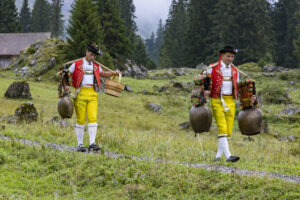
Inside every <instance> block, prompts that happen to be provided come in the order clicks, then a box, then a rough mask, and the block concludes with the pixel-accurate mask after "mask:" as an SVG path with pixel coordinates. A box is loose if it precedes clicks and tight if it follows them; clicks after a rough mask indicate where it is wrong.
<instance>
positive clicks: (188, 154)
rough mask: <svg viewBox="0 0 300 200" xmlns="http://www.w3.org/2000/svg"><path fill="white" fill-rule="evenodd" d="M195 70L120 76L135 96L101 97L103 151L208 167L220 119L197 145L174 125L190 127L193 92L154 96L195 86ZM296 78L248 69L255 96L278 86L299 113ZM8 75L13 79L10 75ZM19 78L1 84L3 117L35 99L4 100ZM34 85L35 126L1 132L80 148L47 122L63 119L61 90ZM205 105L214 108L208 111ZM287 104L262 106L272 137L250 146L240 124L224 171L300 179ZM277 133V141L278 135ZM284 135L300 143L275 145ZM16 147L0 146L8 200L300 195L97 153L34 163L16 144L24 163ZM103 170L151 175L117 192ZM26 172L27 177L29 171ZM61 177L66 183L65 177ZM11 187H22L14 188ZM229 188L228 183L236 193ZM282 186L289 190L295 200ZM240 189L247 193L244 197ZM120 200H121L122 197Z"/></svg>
mask: <svg viewBox="0 0 300 200" xmlns="http://www.w3.org/2000/svg"><path fill="white" fill-rule="evenodd" d="M191 72H192V73H191V74H189V73H188V74H187V75H185V76H180V77H177V78H176V79H172V80H135V79H132V78H126V77H124V78H123V79H122V82H123V83H125V84H128V85H129V86H130V87H131V88H132V89H133V91H134V92H132V93H127V92H123V94H122V97H121V98H115V97H112V96H109V95H105V94H104V93H101V94H100V95H99V97H98V98H99V99H98V100H99V101H98V104H99V106H98V123H99V125H100V127H99V129H98V134H97V138H96V141H97V142H98V143H101V145H102V146H103V148H104V150H106V151H111V152H119V153H123V154H126V155H136V156H145V157H146V156H147V157H151V156H152V157H154V158H157V157H159V158H161V159H165V160H170V161H179V162H183V161H186V162H193V163H212V159H213V158H214V156H215V153H216V150H217V128H216V124H215V122H214V121H213V126H212V128H211V131H210V132H209V133H203V134H201V135H200V137H198V138H195V137H194V133H193V131H192V130H191V129H189V130H180V128H179V126H178V125H179V124H180V123H182V122H185V121H188V117H189V109H190V106H191V105H190V103H189V98H190V94H189V93H188V92H182V91H179V90H177V89H174V88H172V90H171V91H172V92H168V93H159V92H157V91H154V90H153V86H154V85H157V86H158V87H161V86H165V85H168V86H171V85H172V84H171V83H170V81H176V82H190V81H191V80H192V78H193V77H194V76H195V74H197V73H199V72H200V71H199V70H191ZM297 73H299V72H298V71H297V70H295V71H290V72H288V77H289V80H286V81H284V80H281V79H280V78H279V74H276V77H272V78H270V77H263V76H262V75H261V73H259V72H250V74H251V77H253V78H254V79H256V81H257V90H258V91H260V90H262V89H263V88H265V87H271V86H272V87H276V86H279V85H280V86H281V87H282V88H283V89H284V90H287V91H289V95H290V97H291V98H292V102H293V104H294V105H295V106H296V107H300V100H299V95H300V91H299V82H300V79H297V77H298V75H296V74H297ZM2 74H5V75H11V76H12V74H10V72H3V73H2ZM14 81H15V80H13V79H8V78H1V79H0V117H2V116H7V115H11V114H14V111H15V109H16V108H17V107H18V106H19V105H21V104H22V103H24V102H28V101H29V100H19V99H14V100H11V99H6V98H5V97H4V93H5V91H6V89H7V88H8V86H9V85H10V84H11V83H12V82H14ZM288 81H295V82H296V85H295V86H289V85H288V84H287V82H288ZM29 84H30V89H31V94H32V97H33V100H31V101H32V102H33V103H34V105H35V107H36V109H37V111H38V113H39V120H38V122H36V123H31V124H20V125H13V124H5V123H3V122H2V124H4V125H5V126H6V129H5V130H1V131H0V135H5V136H9V137H12V138H22V139H23V138H24V139H29V140H34V141H39V142H41V143H45V142H51V143H58V144H68V145H73V146H75V145H76V144H77V142H76V136H75V133H74V130H73V128H72V127H68V128H62V127H60V126H59V125H55V124H51V123H50V124H49V123H46V122H47V121H48V120H50V119H51V118H52V117H54V116H57V115H58V112H57V102H58V99H57V83H55V82H47V81H46V82H34V81H30V82H29ZM289 88H292V89H289ZM144 89H146V90H153V91H154V94H153V95H143V94H142V91H143V90H144ZM148 102H152V103H155V104H160V105H162V106H163V108H162V112H161V113H155V112H153V111H151V110H149V109H147V107H146V104H147V103H148ZM209 105H210V103H208V105H207V106H209ZM287 106H289V105H283V104H271V103H266V102H263V105H262V107H261V109H262V111H263V113H264V115H265V118H266V119H267V121H268V122H269V124H268V125H269V130H270V133H269V134H267V133H262V134H259V135H257V136H254V137H253V138H254V139H255V141H253V142H249V141H244V138H245V137H244V136H243V135H241V134H240V132H239V129H238V126H237V123H236V122H235V124H234V131H233V135H232V140H231V141H230V150H231V152H232V153H233V154H234V155H239V156H240V157H241V160H240V161H239V162H237V163H234V164H230V163H226V162H225V160H224V158H223V160H222V161H221V162H220V164H221V165H225V166H234V167H238V168H242V169H249V170H255V171H269V172H277V173H282V174H287V175H296V176H300V150H299V149H300V143H299V137H300V125H299V123H297V122H293V121H290V120H289V118H290V117H296V118H297V116H286V115H283V114H280V112H281V111H282V110H283V109H284V108H285V107H287ZM69 122H71V123H72V124H74V123H75V122H76V116H75V114H74V115H73V118H72V119H70V120H69ZM275 133H277V134H275ZM274 135H278V136H276V137H274ZM288 135H294V136H296V137H298V140H296V141H294V142H285V141H279V140H278V139H279V138H280V137H282V136H288ZM84 141H85V144H88V134H85V138H84ZM0 146H1V145H0ZM11 146H12V144H10V142H2V147H0V148H2V149H1V151H0V152H1V154H0V155H2V157H4V160H5V161H4V164H0V171H1V172H0V176H1V180H5V181H2V182H1V184H0V194H2V191H6V190H8V191H9V192H6V193H3V194H7V195H8V196H9V197H11V198H14V197H13V195H16V196H15V198H18V197H24V196H29V197H31V198H30V199H39V198H40V197H41V196H45V197H46V199H47V198H48V199H53V198H56V197H57V198H60V199H72V198H73V199H80V198H86V199H96V198H100V199H126V198H128V199H130V198H133V199H184V198H186V199H199V198H200V199H222V198H225V199H285V198H286V199H296V198H295V197H298V196H299V191H297V189H296V186H297V184H290V183H285V182H282V181H278V180H271V179H266V178H249V177H244V176H236V175H234V176H233V177H232V176H230V175H224V174H220V173H216V172H208V171H205V170H200V169H191V168H187V167H183V166H174V165H158V164H153V163H143V162H137V161H133V160H130V159H120V160H119V159H118V160H112V159H109V158H106V157H103V156H98V155H97V156H96V155H88V156H87V155H82V154H77V153H67V152H66V153H63V152H54V151H51V150H42V151H41V150H39V151H38V153H36V154H37V155H35V156H36V157H34V158H32V159H28V158H27V157H28V156H26V155H27V154H29V155H31V154H35V153H34V152H35V151H34V150H32V148H31V147H22V145H21V146H20V145H17V146H20V147H18V148H20V149H19V150H18V152H19V154H20V156H18V153H17V154H16V155H14V154H15V150H14V148H13V147H11ZM30 152H31V153H30ZM44 154H45V156H44ZM44 157H46V158H44ZM8 158H11V159H8ZM43 158H44V159H49V160H46V161H45V165H44V164H41V163H43V161H41V160H42V159H43ZM7 160H8V161H9V162H8V161H7ZM93 161H95V162H93ZM0 163H1V156H0ZM55 163H57V165H56V164H55ZM70 163H71V164H70ZM91 163H94V164H91ZM97 163H99V164H97ZM23 165H26V166H23ZM52 165H55V166H54V168H55V167H56V168H57V169H59V170H56V171H55V170H54V172H53V173H52V172H51V170H50V169H48V168H51V167H50V166H52ZM47 166H48V167H47ZM101 166H102V167H103V166H104V167H105V169H109V168H110V167H112V168H113V170H112V171H111V172H110V173H111V174H114V172H115V171H116V173H117V172H118V173H122V174H123V173H129V172H127V171H130V169H131V170H134V171H135V173H136V172H139V173H141V174H142V173H148V171H149V173H150V175H147V176H143V177H145V178H143V179H142V180H143V181H142V182H140V179H139V178H137V177H136V178H135V180H134V181H132V182H131V181H127V179H126V181H125V182H124V183H122V184H121V185H119V182H118V184H117V185H114V183H113V182H114V181H112V180H113V179H117V178H118V177H117V175H115V174H114V176H113V178H111V179H110V178H106V175H105V176H104V178H103V177H102V176H101V177H102V178H100V177H99V175H97V173H98V171H99V168H101ZM14 169H15V170H14ZM24 169H26V170H25V171H24ZM3 170H4V171H3ZM60 170H61V171H60ZM100 171H101V170H100ZM108 171H109V170H108ZM14 172H16V173H14ZM50 172H51V173H50ZM63 172H65V173H66V174H67V175H64V174H63ZM43 173H44V174H43ZM135 173H134V174H135ZM77 174H79V175H77ZM84 174H88V176H87V177H85V176H84ZM65 176H66V177H67V178H66V179H68V180H61V179H64V177H65ZM78 176H79V177H80V178H78ZM80 179H83V180H82V181H83V182H85V184H83V183H81V180H80ZM136 179H138V180H139V181H137V180H136ZM53 180H55V181H57V182H55V181H54V182H55V183H56V184H54V183H53ZM13 181H15V182H17V183H16V186H14V184H13ZM64 181H65V182H64ZM102 181H104V182H105V185H102ZM6 182H7V183H6ZM153 182H155V183H153ZM2 183H4V185H3V184H2ZM25 183H32V184H31V185H34V187H32V189H28V188H26V186H25V185H26V184H25ZM155 184H158V186H157V185H155ZM2 185H3V186H2ZM228 185H232V187H229V186H228ZM43 186H44V187H43ZM283 188H285V189H287V190H290V193H289V195H288V193H287V190H283ZM241 191H243V194H245V196H243V195H242V194H241ZM244 191H245V192H244ZM297 192H298V193H297ZM76 195H78V196H76ZM89 195H90V196H89ZM120 195H121V196H124V197H125V198H119V197H118V196H120ZM130 195H136V196H130ZM151 195H152V196H151ZM201 195H202V196H201ZM241 195H242V196H241ZM297 195H298V196H297ZM252 197H253V198H252ZM298 198H299V197H298ZM0 199H1V196H0Z"/></svg>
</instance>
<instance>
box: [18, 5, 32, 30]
mask: <svg viewBox="0 0 300 200" xmlns="http://www.w3.org/2000/svg"><path fill="white" fill-rule="evenodd" d="M20 24H21V32H23V33H28V32H30V31H31V12H30V9H29V7H28V0H24V1H23V5H22V9H21V12H20Z"/></svg>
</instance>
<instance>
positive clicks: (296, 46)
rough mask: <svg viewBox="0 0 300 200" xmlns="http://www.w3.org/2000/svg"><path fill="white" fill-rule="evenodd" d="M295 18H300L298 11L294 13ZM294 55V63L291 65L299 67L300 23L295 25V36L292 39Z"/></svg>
mask: <svg viewBox="0 0 300 200" xmlns="http://www.w3.org/2000/svg"><path fill="white" fill-rule="evenodd" d="M296 19H298V21H299V20H300V11H298V12H297V13H296ZM293 54H294V57H295V58H296V61H297V62H296V64H295V66H293V67H298V68H300V23H299V24H298V25H297V27H296V38H295V39H294V52H293Z"/></svg>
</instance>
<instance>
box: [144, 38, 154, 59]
mask: <svg viewBox="0 0 300 200" xmlns="http://www.w3.org/2000/svg"><path fill="white" fill-rule="evenodd" d="M145 44H146V49H147V52H148V55H149V57H150V58H151V59H153V60H154V52H155V35H154V32H152V33H151V36H150V38H149V39H146V40H145Z"/></svg>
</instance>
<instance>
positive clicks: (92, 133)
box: [88, 123, 98, 145]
mask: <svg viewBox="0 0 300 200" xmlns="http://www.w3.org/2000/svg"><path fill="white" fill-rule="evenodd" d="M97 126H98V124H96V123H90V124H88V131H89V135H90V145H91V144H93V143H95V141H96V134H97Z"/></svg>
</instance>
